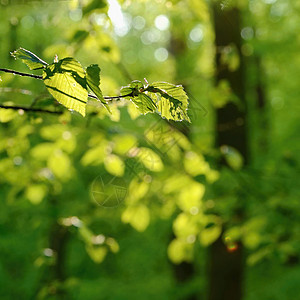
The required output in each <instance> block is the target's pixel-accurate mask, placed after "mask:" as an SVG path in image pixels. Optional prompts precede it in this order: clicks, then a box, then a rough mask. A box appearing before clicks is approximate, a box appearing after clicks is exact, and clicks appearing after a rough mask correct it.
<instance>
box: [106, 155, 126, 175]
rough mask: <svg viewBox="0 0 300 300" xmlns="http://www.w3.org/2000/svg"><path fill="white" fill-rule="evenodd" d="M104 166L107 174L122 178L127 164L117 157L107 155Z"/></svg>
mask: <svg viewBox="0 0 300 300" xmlns="http://www.w3.org/2000/svg"><path fill="white" fill-rule="evenodd" d="M104 166H105V169H106V170H107V172H109V173H110V174H112V175H115V176H119V177H121V176H123V174H124V170H125V164H124V162H123V161H122V159H121V158H120V157H119V156H117V155H114V154H110V155H107V156H106V157H105V159H104Z"/></svg>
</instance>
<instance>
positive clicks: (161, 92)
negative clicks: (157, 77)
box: [145, 82, 191, 122]
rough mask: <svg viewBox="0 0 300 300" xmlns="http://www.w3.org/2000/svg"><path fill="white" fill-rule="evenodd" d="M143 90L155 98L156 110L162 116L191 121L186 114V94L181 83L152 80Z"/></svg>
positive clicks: (169, 118)
mask: <svg viewBox="0 0 300 300" xmlns="http://www.w3.org/2000/svg"><path fill="white" fill-rule="evenodd" d="M145 91H148V92H149V94H150V97H152V98H156V103H157V106H158V112H159V113H160V115H161V117H162V118H166V119H168V120H174V121H183V120H186V121H188V122H191V121H190V118H189V116H188V114H187V109H188V96H187V94H186V93H185V91H184V89H183V86H182V85H174V84H171V83H167V82H154V83H152V84H151V85H149V86H148V87H147V88H146V89H145Z"/></svg>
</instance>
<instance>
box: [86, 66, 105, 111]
mask: <svg viewBox="0 0 300 300" xmlns="http://www.w3.org/2000/svg"><path fill="white" fill-rule="evenodd" d="M100 71H101V70H100V68H99V66H98V65H90V66H88V67H87V68H86V83H87V85H88V86H89V88H90V89H91V90H92V91H93V93H94V94H95V95H96V96H97V98H98V99H99V100H100V101H101V103H102V104H103V105H104V106H105V107H106V109H107V110H108V111H109V112H110V109H109V107H108V104H107V102H106V101H105V99H104V98H103V94H102V91H101V89H100Z"/></svg>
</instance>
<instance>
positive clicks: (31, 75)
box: [0, 68, 43, 79]
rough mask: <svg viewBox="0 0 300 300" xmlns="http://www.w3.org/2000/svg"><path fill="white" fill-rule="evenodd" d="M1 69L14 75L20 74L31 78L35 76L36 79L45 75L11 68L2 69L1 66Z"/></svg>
mask: <svg viewBox="0 0 300 300" xmlns="http://www.w3.org/2000/svg"><path fill="white" fill-rule="evenodd" d="M0 71H2V72H5V73H12V74H14V75H19V76H24V77H31V78H35V79H43V77H42V76H41V75H34V74H28V73H23V72H18V71H15V70H10V69H1V68H0Z"/></svg>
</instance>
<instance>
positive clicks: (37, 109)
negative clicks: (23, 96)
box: [0, 105, 62, 115]
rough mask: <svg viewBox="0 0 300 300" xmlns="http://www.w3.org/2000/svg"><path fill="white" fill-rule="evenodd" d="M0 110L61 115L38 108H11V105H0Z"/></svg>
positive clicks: (57, 112)
mask: <svg viewBox="0 0 300 300" xmlns="http://www.w3.org/2000/svg"><path fill="white" fill-rule="evenodd" d="M0 108H4V109H14V110H19V109H21V110H24V111H31V112H41V113H48V114H56V115H61V114H62V112H61V111H52V110H47V109H40V108H30V107H23V106H12V105H0Z"/></svg>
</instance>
